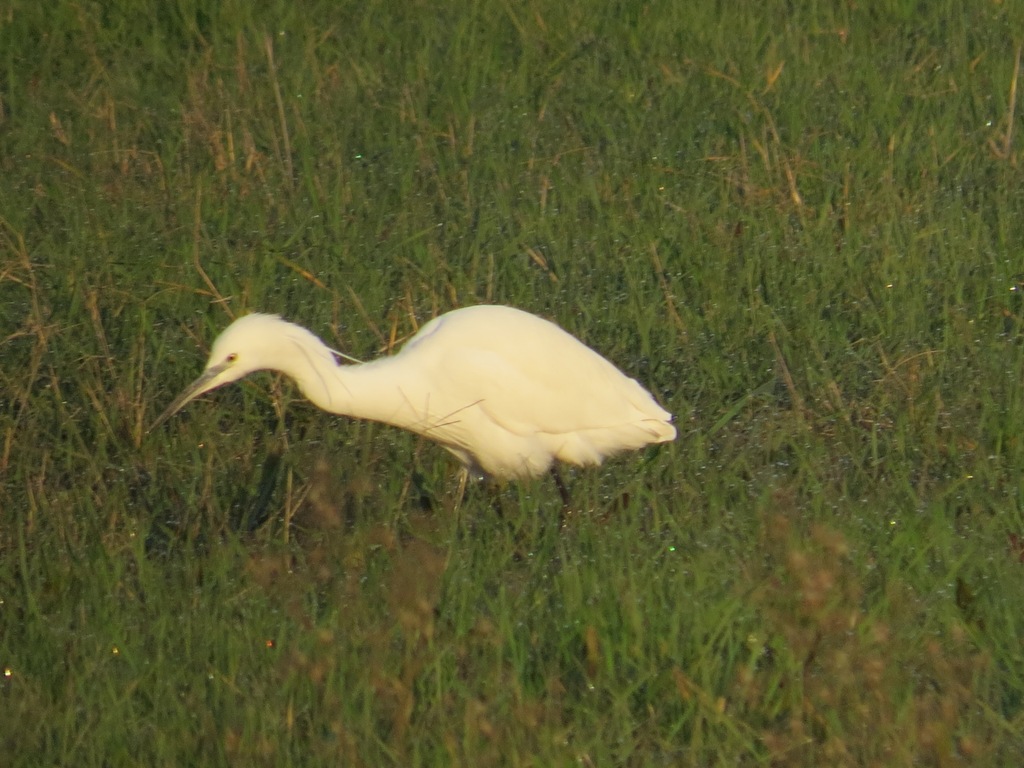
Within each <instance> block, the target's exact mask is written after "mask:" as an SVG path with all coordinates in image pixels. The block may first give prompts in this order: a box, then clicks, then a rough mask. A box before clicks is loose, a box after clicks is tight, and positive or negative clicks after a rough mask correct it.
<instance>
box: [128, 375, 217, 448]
mask: <svg viewBox="0 0 1024 768" xmlns="http://www.w3.org/2000/svg"><path fill="white" fill-rule="evenodd" d="M226 367H227V365H226V364H221V365H215V366H213V367H212V368H207V369H206V370H205V371H203V375H202V376H200V377H199V378H198V379H196V380H195V381H193V382H192V383H191V384H189V385H188V386H187V387H185V391H184V392H182V393H181V394H180V395H178V396H177V397H176V398H174V402H173V403H171V404H170V405H169V406H167V410H166V411H164V412H163V413H161V414H160V415H159V416H157V417H156V421H154V422H153V423H152V424H151V425H150V427H149V429H147V430H146V431H147V432H152V431H153V430H154V429H156V428H157V427H159V426H160V425H161V424H163V423H164V422H165V421H167V420H168V419H169V418H171V416H173V415H174V414H176V413H177V412H178V411H180V410H181V409H182V408H184V407H185V406H186V405H188V404H189V403H191V402H192V401H193V400H195V399H196V398H197V397H199V396H200V395H202V394H204V393H206V392H209V391H210V390H211V389H214V388H215V387H216V386H217V385H216V384H213V383H212V382H213V381H215V380H216V378H217V377H218V376H220V375H221V374H222V373H223V372H224V369H225V368H226Z"/></svg>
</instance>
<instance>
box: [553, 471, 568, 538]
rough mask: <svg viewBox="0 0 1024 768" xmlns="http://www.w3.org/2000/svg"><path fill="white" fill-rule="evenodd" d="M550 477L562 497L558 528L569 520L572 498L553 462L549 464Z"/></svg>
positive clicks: (562, 526)
mask: <svg viewBox="0 0 1024 768" xmlns="http://www.w3.org/2000/svg"><path fill="white" fill-rule="evenodd" d="M551 478H552V479H553V480H554V481H555V487H556V488H558V495H559V496H561V497H562V513H561V521H560V525H559V527H560V528H565V525H566V523H567V522H568V521H569V516H570V515H572V499H570V498H569V488H568V487H567V486H566V485H565V481H564V480H562V474H561V472H559V471H558V466H557V465H555V464H552V465H551Z"/></svg>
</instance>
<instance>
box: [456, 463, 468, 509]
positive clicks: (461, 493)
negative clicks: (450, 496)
mask: <svg viewBox="0 0 1024 768" xmlns="http://www.w3.org/2000/svg"><path fill="white" fill-rule="evenodd" d="M468 483H469V470H468V469H467V468H466V467H463V468H462V470H461V471H460V472H459V488H458V490H457V491H456V492H455V506H454V507H453V508H452V511H453V512H454V513H455V514H456V515H458V514H459V508H460V507H461V506H462V499H463V498H464V497H465V495H466V485H467V484H468Z"/></svg>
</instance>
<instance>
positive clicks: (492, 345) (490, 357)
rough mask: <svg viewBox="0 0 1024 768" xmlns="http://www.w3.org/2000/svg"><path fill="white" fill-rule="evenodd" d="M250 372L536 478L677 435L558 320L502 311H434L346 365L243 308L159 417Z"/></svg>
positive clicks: (494, 470)
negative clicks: (404, 334) (280, 377)
mask: <svg viewBox="0 0 1024 768" xmlns="http://www.w3.org/2000/svg"><path fill="white" fill-rule="evenodd" d="M261 369H273V370H278V371H281V372H282V373H284V374H286V375H288V376H290V377H291V378H293V379H295V381H296V382H297V384H298V386H299V388H300V389H301V390H302V392H303V394H304V395H305V396H306V397H308V398H309V399H310V400H311V401H312V402H313V403H314V404H315V405H317V406H319V407H320V408H322V409H324V410H326V411H330V412H332V413H339V414H345V415H348V416H354V417H358V418H364V419H372V420H374V421H379V422H383V423H385V424H392V425H394V426H396V427H401V428H402V429H407V430H410V431H412V432H416V433H417V434H420V435H423V436H424V437H427V438H429V439H430V440H433V441H435V442H437V443H440V444H441V445H442V446H444V447H445V448H447V449H448V450H449V451H451V452H452V453H453V454H454V455H455V456H456V457H458V459H459V460H460V461H461V462H462V463H463V465H464V466H466V467H467V468H469V469H470V470H471V471H476V472H483V473H486V474H488V475H492V476H494V477H499V478H516V477H526V476H531V475H538V474H541V473H543V472H545V471H546V470H547V469H548V468H549V467H550V466H551V464H552V462H553V461H554V460H555V459H557V460H559V461H564V462H567V463H569V464H577V465H587V464H600V463H601V461H602V460H603V459H604V458H605V457H606V456H609V455H611V454H614V453H617V452H620V451H626V450H632V449H637V448H641V447H643V446H645V445H648V444H650V443H661V442H666V441H669V440H672V439H674V438H675V436H676V430H675V427H673V426H672V424H671V420H672V416H671V414H669V413H668V412H667V411H666V410H665V409H664V408H662V407H661V406H659V405H658V404H657V403H656V402H655V401H654V399H653V398H652V397H651V395H650V394H649V393H648V392H647V391H646V390H645V389H644V388H643V387H642V386H640V385H639V384H638V383H637V382H636V381H635V380H633V379H631V378H629V377H627V376H626V375H624V374H623V373H622V372H621V371H619V370H618V369H617V368H616V367H615V366H614V365H612V364H611V363H610V362H608V361H607V360H605V359H604V358H603V357H601V356H600V355H599V354H597V353H596V352H594V351H593V350H592V349H590V348H589V347H587V346H586V345H584V344H582V343H581V342H580V341H578V340H577V339H576V338H574V337H573V336H571V335H569V334H568V333H566V332H565V331H563V330H562V329H561V328H559V327H558V326H557V325H555V324H553V323H550V322H548V321H547V320H543V319H541V318H539V317H536V316H535V315H531V314H529V313H527V312H523V311H521V310H518V309H513V308H511V307H501V306H474V307H466V308H464V309H457V310H454V311H452V312H449V313H447V314H444V315H441V316H440V317H436V318H434V319H433V320H431V321H430V322H429V323H427V324H426V325H425V326H423V328H422V329H421V330H420V332H419V333H417V334H416V335H415V336H414V337H413V338H412V339H411V340H410V341H409V342H408V343H407V344H406V345H405V346H404V347H403V348H402V349H401V351H400V352H398V354H396V355H393V356H391V357H386V358H381V359H379V360H375V361H373V362H370V363H362V364H357V365H341V364H339V363H338V362H337V358H336V356H335V354H334V353H333V352H332V351H331V350H330V349H329V348H328V347H327V346H326V345H324V344H323V342H321V341H320V340H319V339H317V338H316V337H315V336H314V335H313V334H312V333H310V332H309V331H307V330H306V329H304V328H302V327H300V326H297V325H293V324H292V323H288V322H285V321H284V320H281V319H280V318H279V317H277V316H275V315H260V314H254V315H247V316H245V317H242V318H240V319H238V320H236V321H235V322H234V323H233V324H232V325H231V326H229V327H228V328H227V329H226V330H225V331H224V332H223V333H222V334H221V335H220V336H219V337H218V338H217V340H216V341H215V342H214V345H213V350H212V353H211V355H210V361H209V364H208V366H207V370H206V373H204V375H203V376H202V377H201V378H200V379H199V380H197V381H196V382H195V383H194V384H193V385H192V386H191V387H190V388H189V389H188V390H186V392H185V393H183V394H182V396H181V397H179V398H178V399H177V400H176V401H175V402H174V403H172V405H171V407H170V408H168V409H167V412H166V413H165V414H164V415H163V416H161V417H160V419H159V420H158V422H159V421H163V419H164V418H166V417H167V416H169V415H171V414H173V413H174V412H176V411H177V410H179V409H180V408H181V407H183V406H184V405H185V404H186V403H187V402H189V401H190V400H192V399H194V398H195V397H197V396H198V395H200V394H202V393H203V392H206V391H209V390H211V389H213V388H215V387H218V386H220V385H221V384H225V383H228V382H230V381H235V380H237V379H240V378H242V377H243V376H245V375H246V374H248V373H251V372H252V371H255V370H261Z"/></svg>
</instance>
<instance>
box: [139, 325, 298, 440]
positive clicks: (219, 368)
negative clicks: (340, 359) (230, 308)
mask: <svg viewBox="0 0 1024 768" xmlns="http://www.w3.org/2000/svg"><path fill="white" fill-rule="evenodd" d="M296 333H298V334H305V335H308V336H312V334H310V333H309V331H307V330H306V329H305V328H300V327H299V326H297V325H293V324H292V323H289V322H287V321H285V320H282V319H281V318H280V317H278V316H277V315H264V314H258V313H256V314H251V315H245V316H244V317H240V318H238V319H237V320H235V321H234V322H233V323H232V324H231V325H229V326H228V327H227V328H225V329H224V331H223V332H222V333H221V334H220V336H218V337H217V338H216V339H215V340H214V342H213V348H212V349H211V350H210V359H209V360H208V361H207V363H206V369H205V370H204V371H203V373H202V375H201V376H200V377H199V378H198V379H196V380H195V381H193V382H192V383H191V384H189V385H188V386H187V387H186V388H185V390H184V391H183V392H182V393H181V394H180V395H178V396H177V397H176V398H175V399H174V402H172V403H171V404H170V405H169V406H167V410H165V411H164V412H163V413H162V414H160V416H158V417H157V419H156V421H154V422H153V425H152V426H151V427H150V428H149V431H153V430H154V429H156V428H157V427H158V426H160V425H161V424H163V423H164V422H165V421H166V420H167V419H169V418H170V417H171V416H173V415H174V414H176V413H177V412H178V411H180V410H181V409H182V408H184V407H185V406H186V405H188V404H189V403H190V402H192V401H193V400H195V399H196V398H197V397H199V396H200V395H203V394H205V393H207V392H209V391H210V390H212V389H216V388H217V387H220V386H223V385H225V384H230V383H231V382H233V381H238V380H239V379H242V378H244V377H246V376H248V375H249V374H250V373H253V372H255V371H261V370H265V369H267V368H277V367H279V361H280V359H281V354H280V352H281V344H282V342H284V341H286V340H287V339H288V338H289V337H292V336H293V335H294V334H296Z"/></svg>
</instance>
